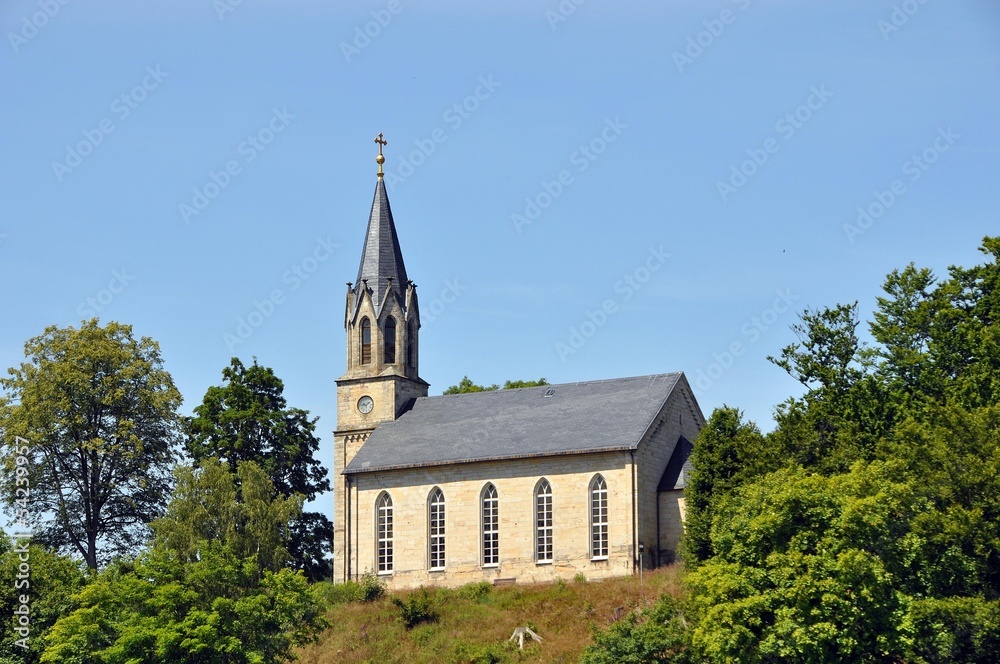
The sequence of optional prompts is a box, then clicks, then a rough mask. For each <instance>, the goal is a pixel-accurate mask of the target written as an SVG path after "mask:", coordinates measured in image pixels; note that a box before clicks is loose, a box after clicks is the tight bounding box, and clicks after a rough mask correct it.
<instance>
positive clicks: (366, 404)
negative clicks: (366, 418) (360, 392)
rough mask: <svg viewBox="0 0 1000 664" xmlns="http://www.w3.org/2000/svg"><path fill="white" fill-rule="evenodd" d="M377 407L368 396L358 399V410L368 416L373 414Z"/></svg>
mask: <svg viewBox="0 0 1000 664" xmlns="http://www.w3.org/2000/svg"><path fill="white" fill-rule="evenodd" d="M374 407H375V402H374V401H372V398H371V397H370V396H368V395H367V394H366V395H365V396H363V397H361V398H360V399H358V410H360V411H361V412H362V413H364V414H365V415H367V414H368V413H370V412H372V408H374Z"/></svg>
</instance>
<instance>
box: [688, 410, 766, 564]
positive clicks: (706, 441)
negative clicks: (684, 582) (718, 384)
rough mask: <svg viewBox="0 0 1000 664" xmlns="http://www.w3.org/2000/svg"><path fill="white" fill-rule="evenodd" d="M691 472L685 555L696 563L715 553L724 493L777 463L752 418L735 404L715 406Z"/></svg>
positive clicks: (693, 454) (698, 442)
mask: <svg viewBox="0 0 1000 664" xmlns="http://www.w3.org/2000/svg"><path fill="white" fill-rule="evenodd" d="M690 462H691V477H690V478H689V480H688V485H687V488H686V489H685V490H684V499H685V504H686V508H687V509H686V520H685V524H684V538H683V541H682V544H681V546H682V557H683V558H684V560H685V561H686V562H687V563H688V564H689V565H690V566H692V567H694V566H696V565H697V564H698V563H699V562H700V561H704V560H707V559H708V558H710V557H711V556H712V555H713V550H712V541H711V537H710V531H711V527H712V520H713V519H714V518H715V515H716V511H717V505H718V504H719V502H720V501H721V500H722V498H723V497H725V496H726V495H728V494H729V493H730V492H732V491H733V490H735V489H736V488H737V487H739V486H741V485H742V484H745V483H746V482H748V481H750V480H751V479H753V478H754V477H757V476H759V475H762V474H764V473H765V472H768V471H770V470H772V469H773V468H774V467H776V466H777V461H776V460H775V459H774V458H773V457H772V455H770V454H769V453H768V450H767V448H766V440H765V438H764V436H763V435H762V434H761V432H760V429H758V428H757V425H756V424H754V423H753V422H747V421H744V419H743V413H742V412H741V411H740V410H739V409H737V408H732V407H730V406H722V407H721V408H716V409H715V411H713V412H712V415H711V417H709V419H708V422H706V423H705V427H704V428H703V429H702V430H701V434H700V435H699V436H698V438H697V439H696V440H695V443H694V449H693V450H692V451H691V459H690Z"/></svg>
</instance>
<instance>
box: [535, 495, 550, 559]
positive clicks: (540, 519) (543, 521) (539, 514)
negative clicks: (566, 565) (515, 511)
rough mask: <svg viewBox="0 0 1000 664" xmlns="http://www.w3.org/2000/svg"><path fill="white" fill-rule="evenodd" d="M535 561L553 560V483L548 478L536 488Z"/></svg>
mask: <svg viewBox="0 0 1000 664" xmlns="http://www.w3.org/2000/svg"><path fill="white" fill-rule="evenodd" d="M535 562H539V563H550V562H552V485H551V484H549V481H548V480H542V481H541V482H539V483H538V488H536V489H535Z"/></svg>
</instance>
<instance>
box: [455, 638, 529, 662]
mask: <svg viewBox="0 0 1000 664" xmlns="http://www.w3.org/2000/svg"><path fill="white" fill-rule="evenodd" d="M516 650H517V649H516V647H515V646H514V645H513V644H511V643H508V642H504V643H489V644H486V645H477V644H472V643H465V642H464V641H459V642H458V643H456V644H455V648H454V650H453V652H452V660H453V661H455V662H462V663H463V664H507V663H508V662H513V661H515V659H514V657H515V656H516V655H515V653H516Z"/></svg>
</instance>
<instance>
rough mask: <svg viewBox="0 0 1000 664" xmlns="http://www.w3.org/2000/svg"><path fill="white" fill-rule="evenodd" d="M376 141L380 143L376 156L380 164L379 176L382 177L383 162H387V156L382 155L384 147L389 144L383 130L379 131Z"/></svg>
mask: <svg viewBox="0 0 1000 664" xmlns="http://www.w3.org/2000/svg"><path fill="white" fill-rule="evenodd" d="M375 142H376V143H378V156H377V157H375V162H376V163H377V164H378V176H379V177H380V178H381V177H382V164H384V163H385V157H383V156H382V147H383V146H385V145H388V144H389V141H387V140H385V139H384V138H382V132H379V133H378V136H377V137H376V138H375Z"/></svg>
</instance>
